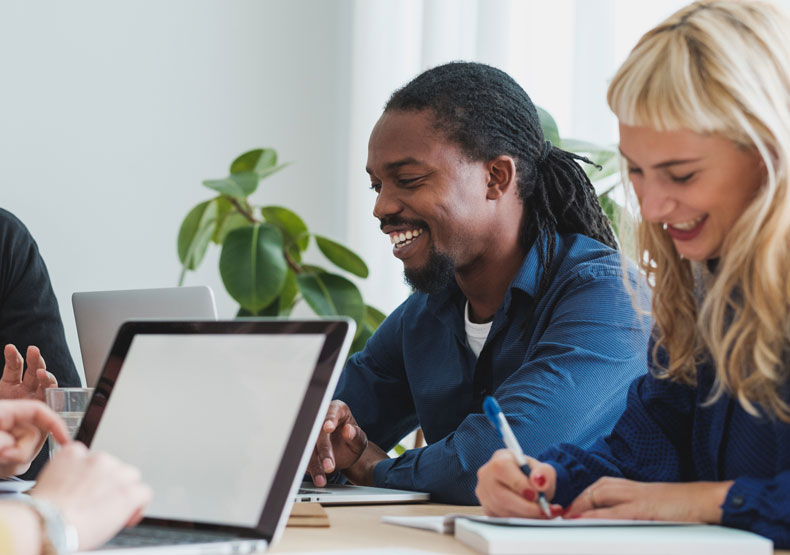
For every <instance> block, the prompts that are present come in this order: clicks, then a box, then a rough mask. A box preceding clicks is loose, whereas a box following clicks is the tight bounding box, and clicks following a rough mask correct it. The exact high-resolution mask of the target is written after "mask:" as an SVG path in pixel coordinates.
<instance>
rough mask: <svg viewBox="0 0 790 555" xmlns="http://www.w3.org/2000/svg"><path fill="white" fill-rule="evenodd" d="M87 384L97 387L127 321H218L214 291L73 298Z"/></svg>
mask: <svg viewBox="0 0 790 555" xmlns="http://www.w3.org/2000/svg"><path fill="white" fill-rule="evenodd" d="M71 304H72V307H73V308H74V320H75V321H76V323H77V336H78V337H79V341H80V352H81V353H82V366H83V369H84V370H85V384H86V386H87V387H95V386H96V382H97V381H98V379H99V373H100V372H101V370H102V368H103V367H104V361H105V360H107V354H108V353H109V352H110V347H111V346H112V342H113V339H115V334H116V333H118V328H120V327H121V324H123V323H124V322H125V321H126V320H132V319H135V318H145V319H153V318H169V319H174V318H184V319H189V320H216V319H217V308H216V306H215V305H214V293H213V292H212V291H211V288H209V287H207V286H205V285H200V286H193V287H163V288H159V289H126V290H123V291H85V292H78V293H74V294H73V295H72V296H71Z"/></svg>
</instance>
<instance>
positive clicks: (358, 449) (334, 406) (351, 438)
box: [307, 400, 368, 487]
mask: <svg viewBox="0 0 790 555" xmlns="http://www.w3.org/2000/svg"><path fill="white" fill-rule="evenodd" d="M367 446H368V437H367V435H365V432H364V431H362V428H360V427H359V426H358V425H357V421H356V420H354V416H353V415H352V414H351V409H349V408H348V405H347V404H345V403H344V402H343V401H337V400H335V401H332V402H331V403H330V405H329V410H327V411H326V418H325V419H324V425H323V426H322V427H321V431H320V432H319V434H318V440H317V441H316V444H315V449H314V450H313V456H312V457H310V463H309V464H308V465H307V472H309V473H310V476H311V477H312V479H313V483H314V484H315V485H316V486H318V487H324V486H325V485H326V475H327V474H329V473H331V472H334V471H336V470H345V469H347V468H349V467H350V466H351V465H353V464H354V463H355V462H357V460H358V459H359V458H360V457H361V456H362V453H364V452H365V448H366V447H367Z"/></svg>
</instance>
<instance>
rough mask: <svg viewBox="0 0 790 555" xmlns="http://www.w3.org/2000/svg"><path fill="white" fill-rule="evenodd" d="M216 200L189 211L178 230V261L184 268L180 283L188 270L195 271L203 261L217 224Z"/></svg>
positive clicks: (202, 203)
mask: <svg viewBox="0 0 790 555" xmlns="http://www.w3.org/2000/svg"><path fill="white" fill-rule="evenodd" d="M215 200H216V199H212V200H207V201H205V202H201V203H200V204H198V205H197V206H195V207H194V208H193V209H192V210H190V211H189V214H187V216H186V218H184V221H183V222H182V223H181V228H180V229H179V230H178V242H177V246H178V259H179V260H180V261H181V265H182V267H183V269H182V272H181V278H180V279H179V283H182V282H183V280H184V272H185V271H186V270H194V269H195V268H197V267H198V266H199V265H200V263H201V262H202V261H203V256H204V255H205V254H206V249H207V248H208V244H209V241H211V236H212V234H213V233H214V229H215V228H216V224H217V204H216V203H215V202H214V201H215Z"/></svg>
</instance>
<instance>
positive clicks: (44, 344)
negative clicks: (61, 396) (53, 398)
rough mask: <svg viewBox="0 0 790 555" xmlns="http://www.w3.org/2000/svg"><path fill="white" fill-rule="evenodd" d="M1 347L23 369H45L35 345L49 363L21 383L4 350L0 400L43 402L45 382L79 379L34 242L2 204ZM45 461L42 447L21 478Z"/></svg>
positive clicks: (68, 384)
mask: <svg viewBox="0 0 790 555" xmlns="http://www.w3.org/2000/svg"><path fill="white" fill-rule="evenodd" d="M0 345H2V346H7V345H14V346H15V347H16V348H17V349H19V352H22V353H26V359H27V367H28V369H29V368H36V369H38V368H46V366H44V363H43V358H42V355H41V354H40V353H39V351H38V349H37V348H36V347H40V348H41V351H42V353H43V356H44V357H45V358H46V360H48V361H49V363H50V366H49V368H48V371H47V370H45V371H44V373H43V374H42V373H41V372H36V373H35V374H34V375H30V376H28V372H27V371H25V372H24V375H25V376H26V378H25V379H24V382H23V380H22V376H21V372H20V371H21V369H22V367H21V365H22V360H21V356H20V355H19V353H18V352H16V349H9V348H5V349H3V352H2V354H0V358H1V359H2V360H0V363H2V367H3V373H2V379H0V399H20V398H35V399H39V400H42V401H43V400H44V398H43V389H44V387H45V386H50V385H58V386H60V387H79V385H80V378H79V375H78V374H77V369H76V368H75V366H74V361H73V360H72V359H71V354H70V353H69V348H68V345H67V344H66V336H65V333H64V332H63V322H62V321H61V319H60V311H59V310H58V301H57V299H56V298H55V293H54V291H53V290H52V284H51V283H50V281H49V273H48V272H47V267H46V265H45V264H44V260H43V259H42V258H41V254H40V253H39V251H38V245H36V242H35V240H34V239H33V237H32V236H31V235H30V232H29V231H28V229H27V228H26V227H25V225H24V224H23V223H22V222H21V221H20V220H19V218H17V217H16V216H14V215H13V214H11V213H10V212H8V211H7V210H3V209H1V208H0ZM9 353H11V354H9ZM12 356H13V359H12V358H11V357H12ZM7 357H8V359H7ZM17 357H18V358H17ZM6 364H8V365H9V367H8V368H6ZM39 376H40V377H39ZM32 378H36V379H32ZM44 382H46V385H45V384H44ZM46 461H47V453H46V449H42V451H41V452H40V453H39V454H38V456H37V457H36V459H35V460H34V461H33V463H32V464H31V466H30V469H29V470H28V471H27V472H26V473H25V474H23V475H22V477H23V478H34V477H35V476H37V475H38V473H39V471H40V470H41V467H42V466H43V465H44V463H46Z"/></svg>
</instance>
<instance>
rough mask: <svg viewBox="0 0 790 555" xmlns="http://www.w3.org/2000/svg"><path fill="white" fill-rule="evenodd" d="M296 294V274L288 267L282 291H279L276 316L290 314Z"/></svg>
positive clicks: (297, 288) (297, 292)
mask: <svg viewBox="0 0 790 555" xmlns="http://www.w3.org/2000/svg"><path fill="white" fill-rule="evenodd" d="M297 295H299V287H298V286H297V285H296V274H294V272H293V270H291V269H290V268H289V269H288V273H287V275H286V276H285V283H284V284H283V288H282V291H280V298H279V300H280V305H279V307H278V309H277V315H278V316H289V315H290V314H291V310H293V307H294V302H295V301H296V297H297Z"/></svg>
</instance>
